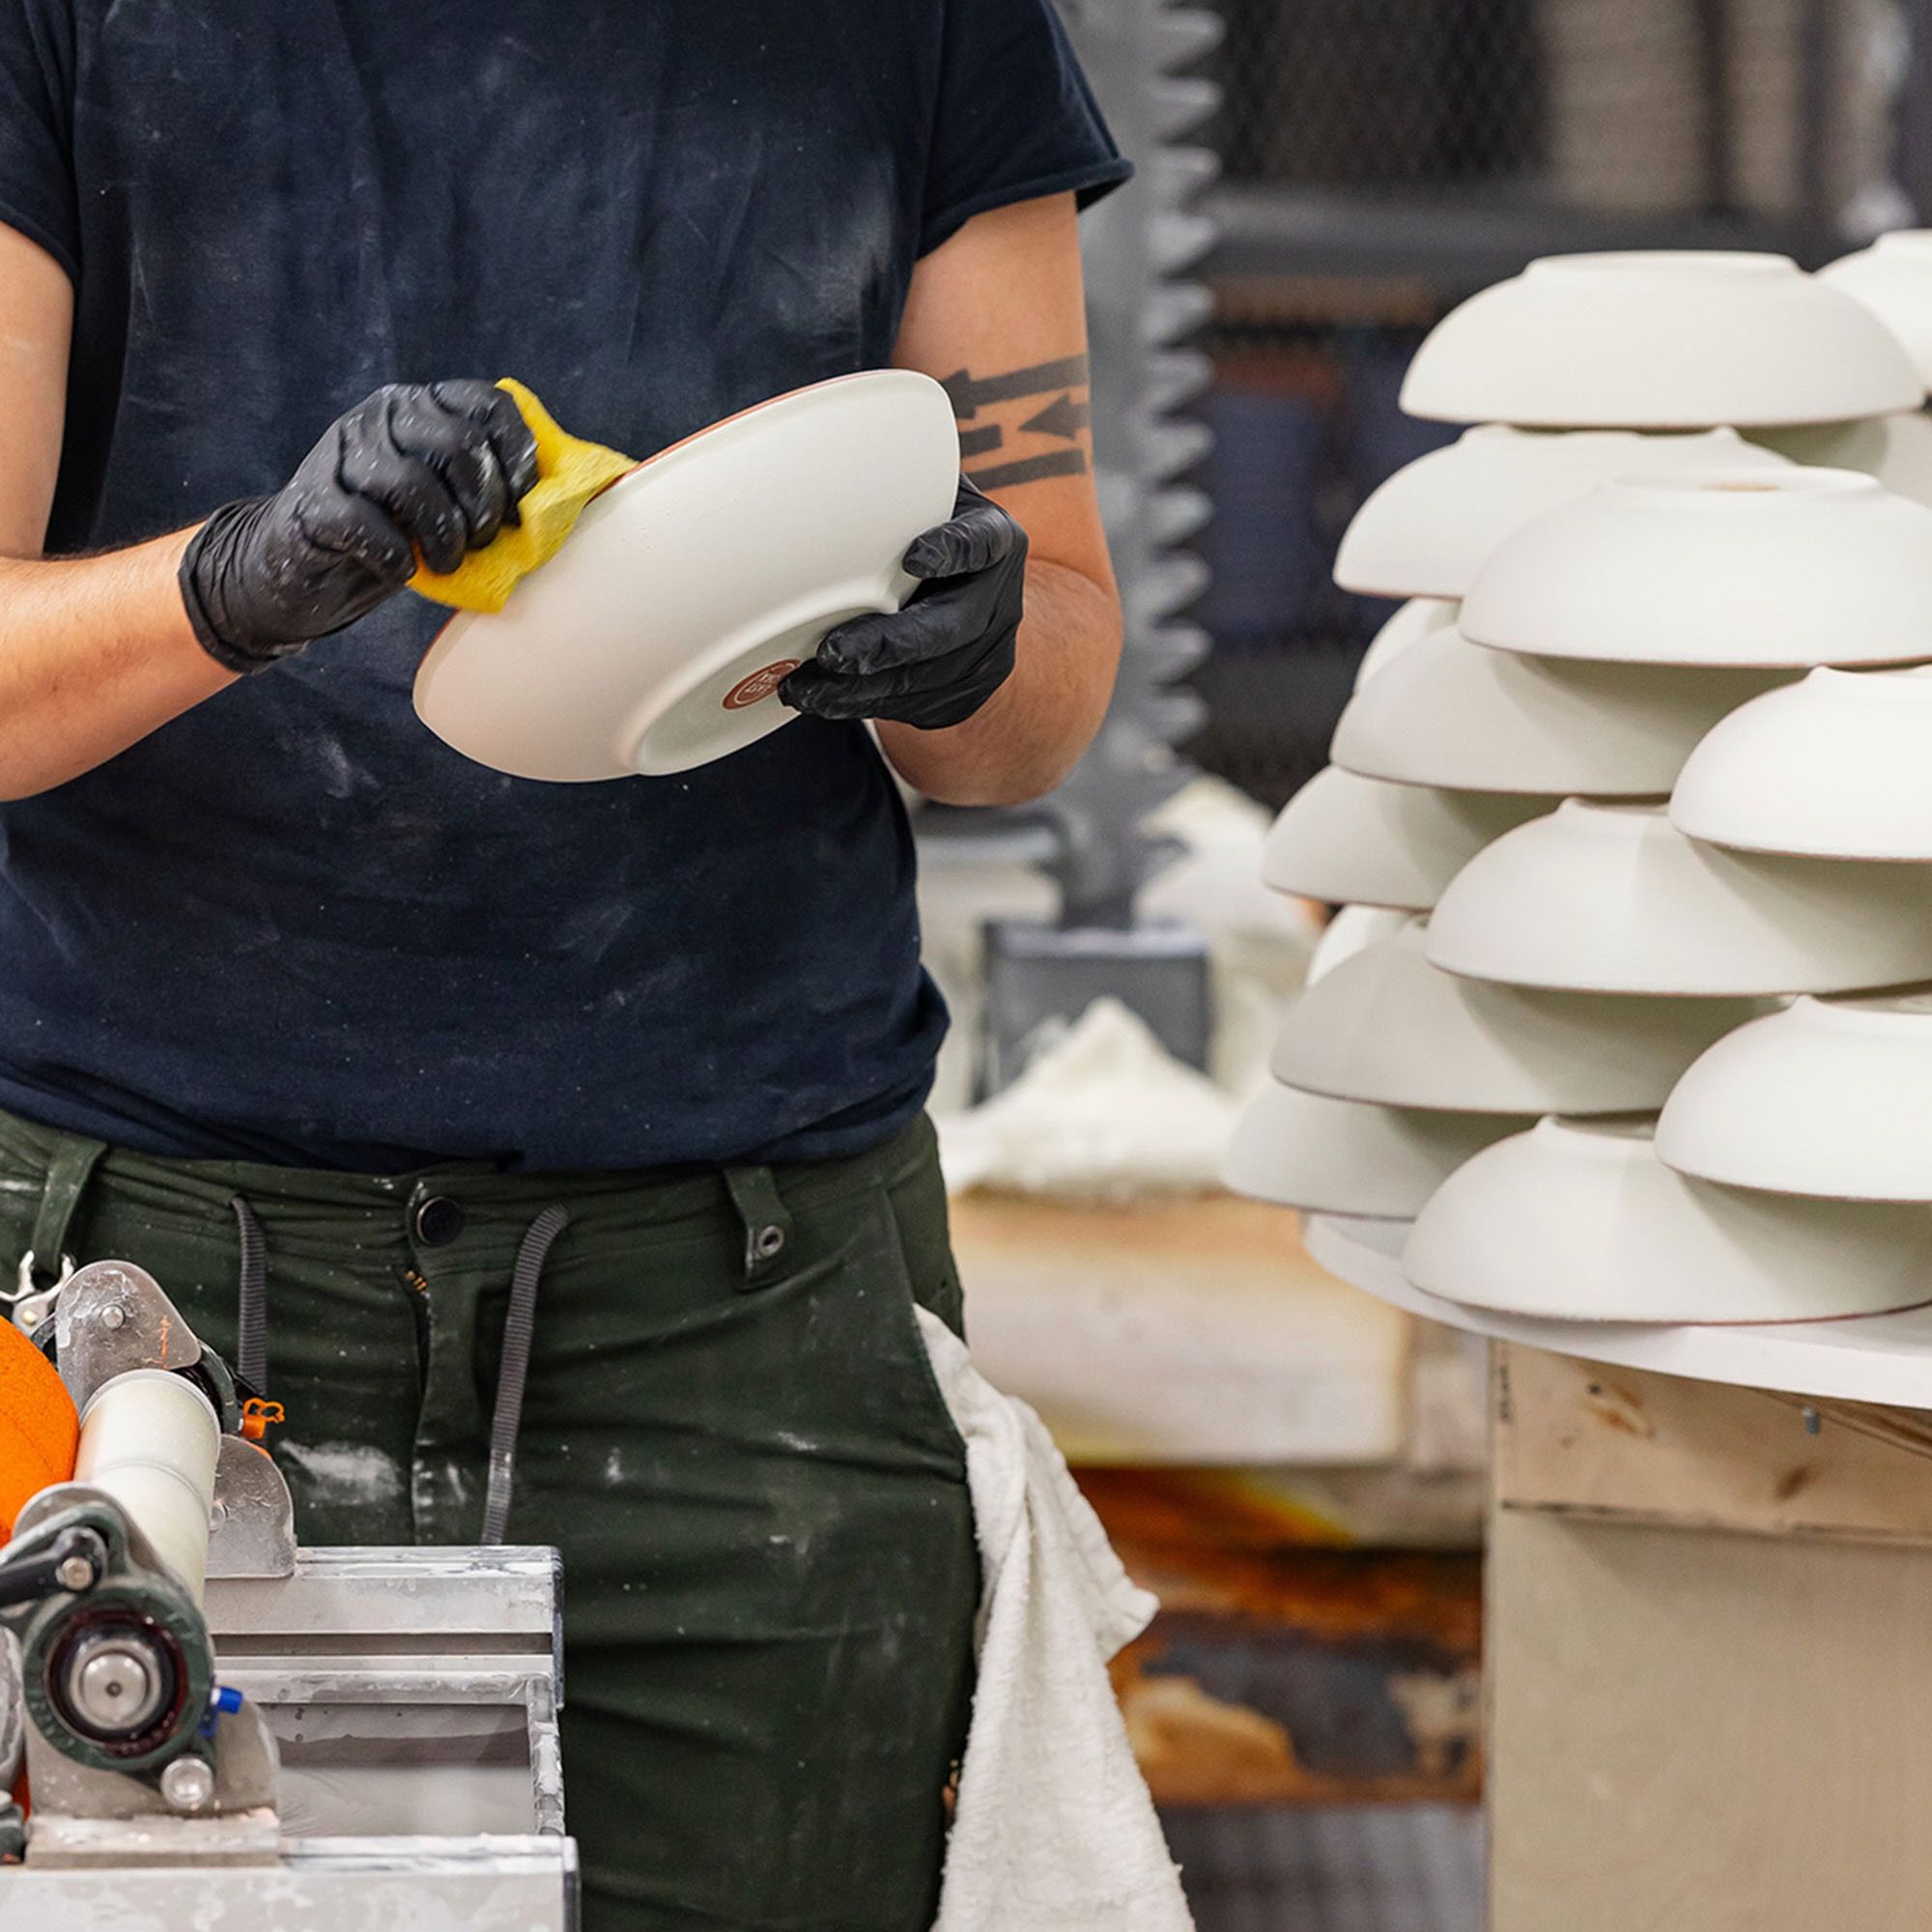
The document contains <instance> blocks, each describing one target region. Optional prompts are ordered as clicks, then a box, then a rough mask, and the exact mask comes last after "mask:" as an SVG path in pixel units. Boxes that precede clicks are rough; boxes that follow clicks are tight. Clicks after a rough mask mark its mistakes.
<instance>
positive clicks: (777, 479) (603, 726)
mask: <svg viewBox="0 0 1932 1932" xmlns="http://www.w3.org/2000/svg"><path fill="white" fill-rule="evenodd" d="M958 480H959V438H958V433H957V431H956V430H955V428H954V426H953V420H952V404H951V403H950V402H949V401H948V400H947V395H946V391H945V390H944V389H943V388H942V387H941V386H940V385H939V384H937V383H935V382H933V381H932V380H931V379H930V378H929V377H926V376H921V375H918V374H915V373H914V372H913V371H911V370H905V369H881V370H871V371H867V373H865V374H863V375H857V376H844V377H840V378H838V379H837V380H836V381H833V382H830V383H820V384H815V385H813V386H812V387H810V388H809V389H798V390H795V391H793V392H792V393H791V394H790V395H785V396H780V397H778V398H777V399H776V400H774V401H772V402H769V403H764V404H761V405H760V406H759V407H758V408H756V409H753V410H748V411H746V412H744V413H743V414H742V415H736V416H733V417H731V418H730V419H729V420H728V421H726V422H723V423H720V424H718V425H717V426H716V427H715V428H712V429H708V430H706V431H704V432H703V433H702V434H701V435H698V436H695V437H692V438H690V439H689V440H686V441H684V442H680V443H678V444H676V445H675V446H674V447H672V448H670V449H668V450H667V451H665V452H664V453H663V454H662V455H660V456H656V457H653V458H652V459H651V460H650V461H649V462H648V463H646V464H644V465H642V466H641V467H640V468H639V469H636V470H634V471H633V472H632V473H631V474H630V475H628V476H626V477H624V478H623V479H622V480H621V481H619V482H618V483H616V484H615V485H614V486H612V488H611V489H610V490H607V491H606V492H605V493H604V495H603V496H601V497H598V498H597V500H596V501H595V502H593V503H592V504H591V505H590V506H589V508H587V509H586V510H585V511H584V512H583V515H582V519H581V520H580V521H579V523H578V526H577V528H576V530H575V531H574V532H573V533H572V535H571V539H570V541H569V542H568V543H567V544H565V545H564V547H563V549H562V550H561V551H560V552H559V553H558V554H556V556H554V558H552V560H551V561H550V562H549V563H547V564H546V565H545V566H544V567H543V568H542V569H541V570H539V571H535V572H533V573H532V574H531V575H530V576H529V577H527V578H526V579H525V580H524V581H523V582H521V583H520V584H518V586H517V587H516V589H515V590H514V591H512V592H511V595H510V601H509V604H508V606H507V607H506V608H505V609H504V610H503V611H501V612H500V613H498V614H497V615H494V616H485V615H479V614H475V613H464V614H462V615H459V616H458V617H456V618H455V619H454V620H453V621H452V622H451V623H449V624H448V625H446V626H445V627H444V629H443V631H442V633H441V635H440V637H439V638H438V639H437V640H436V642H435V643H434V644H432V645H431V646H430V649H429V653H428V655H427V656H426V657H425V658H424V659H423V662H422V667H421V668H420V670H419V671H418V672H417V674H416V685H415V705H416V713H417V716H418V717H420V718H421V719H422V721H423V723H424V724H425V725H428V726H429V728H430V729H431V730H432V731H434V732H435V733H436V734H437V736H438V737H440V738H441V739H443V740H444V741H445V742H446V743H447V744H449V745H451V746H453V747H454V748H455V749H456V750H457V751H459V752H461V753H464V754H465V755H466V756H468V757H471V758H474V759H476V760H477V761H478V762H479V763H481V764H485V765H491V766H494V767H495V768H496V769H497V770H498V771H503V772H508V773H510V774H511V775H512V776H514V777H517V778H527V779H550V780H554V781H561V782H577V783H582V782H587V781H594V780H598V779H614V778H624V777H627V776H630V775H632V774H634V773H639V772H641V773H650V774H656V773H668V772H681V771H687V770H689V769H690V768H691V767H693V766H694V765H701V764H705V763H708V762H709V761H710V760H711V759H713V758H721V757H724V756H725V754H726V753H730V752H735V751H738V750H741V749H742V748H743V747H744V746H746V745H749V744H752V743H753V742H754V741H755V740H757V739H759V738H762V737H764V736H766V735H767V734H768V733H770V732H772V731H776V730H777V729H778V728H779V727H780V726H781V725H784V724H786V723H787V722H788V721H789V720H790V719H792V718H793V717H795V716H796V715H797V714H796V713H794V712H792V711H789V710H787V709H786V708H785V707H784V706H783V705H782V704H781V702H780V701H779V698H778V696H777V693H778V687H779V684H780V682H781V680H782V678H783V677H784V674H785V673H786V672H787V671H789V670H791V669H793V668H795V667H796V666H797V665H798V664H799V663H800V662H802V661H803V660H804V659H806V658H809V657H810V655H811V654H812V652H813V651H815V650H816V649H817V647H818V642H819V639H821V638H823V637H824V635H825V633H826V632H827V631H829V630H830V629H832V627H833V626H834V625H836V624H839V623H842V622H844V620H845V619H846V618H848V617H856V616H858V615H860V614H861V613H862V612H865V611H894V610H896V609H897V608H898V607H899V605H900V603H901V602H902V601H903V599H904V598H905V596H906V594H907V593H908V592H909V591H910V590H911V589H912V588H913V582H914V580H913V579H912V578H911V577H909V576H908V575H907V574H906V573H905V571H904V570H903V569H901V568H900V559H901V558H902V556H903V555H904V554H905V551H906V548H907V546H908V545H909V544H910V543H911V542H912V540H913V538H914V537H916V536H918V535H919V534H920V532H921V531H922V530H924V529H927V528H929V527H931V526H933V525H935V524H939V523H943V522H945V520H946V519H947V518H948V517H949V516H950V515H951V514H952V501H953V496H954V493H955V491H956V489H957V487H958Z"/></svg>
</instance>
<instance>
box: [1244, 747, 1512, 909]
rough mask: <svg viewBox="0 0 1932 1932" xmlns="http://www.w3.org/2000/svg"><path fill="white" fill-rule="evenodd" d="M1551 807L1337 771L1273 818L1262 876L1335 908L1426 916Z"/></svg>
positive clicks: (1312, 783)
mask: <svg viewBox="0 0 1932 1932" xmlns="http://www.w3.org/2000/svg"><path fill="white" fill-rule="evenodd" d="M1548 810H1550V804H1549V801H1548V799H1547V798H1518V797H1516V796H1514V795H1513V794H1511V793H1508V792H1480V791H1438V790H1435V789H1433V788H1432V787H1430V786H1428V785H1402V784H1390V783H1388V782H1387V781H1385V780H1383V779H1365V778H1358V777H1357V776H1356V775H1355V774H1354V773H1353V772H1345V771H1344V770H1343V769H1342V768H1341V766H1339V765H1330V766H1329V767H1328V769H1327V770H1326V771H1322V772H1318V773H1316V775H1315V776H1314V778H1312V779H1310V780H1309V781H1308V782H1307V783H1306V784H1305V785H1303V786H1302V788H1301V789H1300V790H1299V791H1298V792H1296V793H1295V795H1294V796H1293V798H1292V799H1290V800H1289V802H1288V804H1287V806H1286V807H1285V808H1284V809H1283V810H1282V813H1281V815H1280V817H1278V818H1277V819H1276V820H1275V822H1274V825H1273V828H1272V829H1271V830H1270V831H1269V833H1268V836H1267V843H1266V845H1265V846H1264V849H1263V853H1262V879H1263V882H1264V884H1266V885H1270V886H1272V887H1273V888H1274V889H1275V891H1276V892H1278V893H1294V894H1298V895H1300V896H1301V897H1303V898H1310V899H1320V900H1322V901H1324V902H1325V903H1327V904H1330V905H1375V906H1399V907H1402V908H1404V909H1405V910H1407V911H1412V912H1425V911H1427V910H1428V908H1429V907H1431V906H1433V905H1434V904H1435V899H1436V895H1438V894H1439V893H1440V892H1441V890H1442V888H1443V887H1444V886H1446V885H1447V884H1448V883H1449V881H1450V880H1451V879H1453V878H1454V877H1455V876H1456V874H1457V873H1458V872H1460V871H1461V870H1462V869H1463V867H1464V866H1465V865H1467V864H1468V862H1469V861H1470V860H1471V859H1473V858H1474V857H1475V856H1476V854H1477V853H1478V852H1480V851H1481V850H1482V849H1483V847H1484V846H1485V845H1487V844H1489V843H1490V841H1491V840H1492V839H1494V838H1501V837H1502V835H1503V834H1504V833H1505V832H1508V831H1511V830H1513V829H1514V828H1515V827H1516V826H1519V825H1521V824H1524V823H1525V822H1526V821H1528V820H1529V819H1532V818H1536V817H1539V816H1540V815H1541V814H1542V813H1544V812H1546V811H1548Z"/></svg>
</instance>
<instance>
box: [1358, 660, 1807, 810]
mask: <svg viewBox="0 0 1932 1932" xmlns="http://www.w3.org/2000/svg"><path fill="white" fill-rule="evenodd" d="M1788 675H1789V673H1784V674H1766V673H1762V672H1756V671H1738V670H1702V669H1688V668H1684V667H1681V666H1676V665H1662V666H1659V665H1599V664H1576V663H1564V662H1559V661H1556V660H1549V659H1542V658H1528V657H1520V656H1516V655H1514V654H1512V653H1509V652H1504V651H1491V650H1484V649H1482V648H1481V647H1480V646H1479V645H1476V644H1471V643H1469V642H1467V641H1466V640H1465V639H1463V637H1462V636H1460V635H1459V634H1458V633H1457V632H1455V631H1446V630H1435V631H1430V632H1428V633H1427V634H1426V635H1424V636H1423V637H1420V638H1418V639H1415V641H1414V642H1413V643H1411V644H1410V645H1409V646H1408V647H1407V648H1406V650H1405V651H1403V652H1402V654H1401V655H1400V656H1399V657H1397V658H1394V659H1393V660H1391V661H1390V662H1389V664H1388V665H1386V666H1385V667H1384V668H1382V669H1381V670H1378V672H1377V673H1376V674H1375V676H1374V677H1372V678H1371V679H1370V680H1369V681H1368V682H1367V683H1366V684H1364V685H1363V686H1362V687H1361V688H1360V690H1358V691H1357V692H1356V693H1355V695H1354V696H1352V697H1351V698H1350V700H1349V704H1348V707H1347V709H1346V710H1344V712H1343V713H1342V719H1341V723H1340V724H1339V725H1337V726H1336V727H1335V741H1334V748H1333V757H1334V760H1335V762H1336V763H1337V764H1338V765H1341V766H1342V767H1343V768H1344V769H1346V770H1348V771H1351V772H1354V773H1357V774H1358V775H1359V776H1361V777H1363V778H1375V779H1386V780H1388V781H1391V782H1393V783H1396V784H1417V785H1436V786H1440V787H1443V788H1445V789H1448V790H1452V791H1492V792H1518V793H1524V794H1533V795H1536V796H1540V797H1544V798H1564V797H1569V796H1572V795H1587V796H1591V797H1602V798H1649V797H1662V795H1663V794H1664V793H1666V792H1667V791H1669V789H1670V787H1671V786H1672V785H1673V784H1674V783H1675V782H1676V781H1677V774H1678V772H1679V771H1680V770H1681V769H1682V767H1683V764H1684V760H1685V759H1686V758H1687V757H1688V756H1689V755H1690V749H1691V747H1692V746H1693V745H1695V744H1696V743H1697V741H1698V739H1700V738H1701V737H1703V735H1704V734H1705V732H1707V731H1708V730H1710V728H1711V727H1712V725H1715V724H1717V722H1718V721H1719V719H1720V718H1722V717H1724V716H1726V715H1727V714H1728V713H1729V712H1731V711H1734V710H1735V709H1736V708H1737V707H1738V706H1739V705H1740V704H1743V703H1745V702H1746V701H1747V699H1749V698H1752V697H1755V696H1757V695H1758V694H1759V693H1760V692H1762V691H1765V690H1767V689H1768V688H1769V687H1770V686H1772V685H1773V684H1776V683H1778V682H1781V681H1782V679H1783V677H1784V676H1788Z"/></svg>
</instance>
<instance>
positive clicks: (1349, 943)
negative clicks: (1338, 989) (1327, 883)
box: [1302, 905, 1410, 986]
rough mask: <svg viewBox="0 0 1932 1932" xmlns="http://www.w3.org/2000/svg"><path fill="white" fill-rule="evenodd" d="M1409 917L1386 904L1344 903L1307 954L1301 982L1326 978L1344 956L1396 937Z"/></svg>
mask: <svg viewBox="0 0 1932 1932" xmlns="http://www.w3.org/2000/svg"><path fill="white" fill-rule="evenodd" d="M1409 917H1410V916H1409V914H1407V913H1406V912H1397V911H1394V910H1392V909H1391V908H1389V907H1387V906H1366V905H1345V906H1343V907H1342V908H1341V910H1340V911H1338V912H1337V913H1336V915H1335V917H1334V918H1333V919H1331V920H1330V921H1329V922H1328V923H1327V924H1326V925H1325V926H1324V927H1323V928H1322V930H1321V938H1320V939H1318V940H1317V941H1316V942H1315V951H1314V952H1311V953H1310V954H1309V955H1308V976H1307V978H1306V979H1305V980H1303V982H1302V983H1303V984H1304V985H1307V986H1312V985H1314V983H1315V982H1316V981H1317V980H1325V979H1326V978H1327V977H1328V975H1329V974H1330V973H1332V972H1334V970H1335V969H1336V967H1338V966H1339V965H1341V964H1342V962H1343V961H1344V960H1345V959H1352V958H1353V957H1354V956H1355V954H1356V953H1358V952H1362V951H1364V950H1365V949H1366V948H1368V947H1371V946H1374V945H1376V944H1378V942H1379V941H1381V940H1384V939H1393V938H1394V937H1395V935H1396V934H1397V933H1398V932H1400V931H1401V930H1402V929H1403V927H1404V926H1406V924H1407V923H1408V922H1409Z"/></svg>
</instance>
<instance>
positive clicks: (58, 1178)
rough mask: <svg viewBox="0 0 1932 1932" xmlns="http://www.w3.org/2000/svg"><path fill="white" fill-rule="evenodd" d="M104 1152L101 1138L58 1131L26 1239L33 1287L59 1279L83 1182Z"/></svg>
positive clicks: (85, 1188)
mask: <svg viewBox="0 0 1932 1932" xmlns="http://www.w3.org/2000/svg"><path fill="white" fill-rule="evenodd" d="M106 1151H107V1143H106V1142H105V1141H94V1140H89V1139H88V1137H87V1136H86V1135H85V1134H62V1135H61V1136H60V1138H59V1139H58V1140H57V1141H56V1142H55V1143H54V1151H53V1158H52V1159H51V1160H50V1161H48V1163H47V1179H46V1184H45V1185H44V1186H43V1188H42V1190H41V1206H40V1211H39V1212H38V1213H37V1214H36V1215H35V1216H34V1232H33V1234H32V1235H31V1236H29V1237H28V1242H27V1252H28V1253H29V1254H30V1255H31V1256H32V1257H33V1263H34V1266H33V1274H34V1282H35V1286H37V1287H45V1286H47V1285H48V1284H50V1283H52V1282H54V1281H56V1280H58V1279H59V1278H60V1275H61V1273H62V1258H63V1257H64V1256H65V1255H66V1254H67V1253H68V1243H69V1238H70V1236H71V1235H72V1233H73V1217H74V1213H75V1211H76V1210H77V1209H78V1208H79V1207H80V1197H81V1196H82V1195H83V1194H85V1193H86V1192H87V1183H88V1181H89V1180H90V1179H93V1176H94V1170H95V1168H96V1167H97V1166H98V1165H99V1161H100V1156H101V1155H102V1154H104V1153H105V1152H106Z"/></svg>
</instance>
